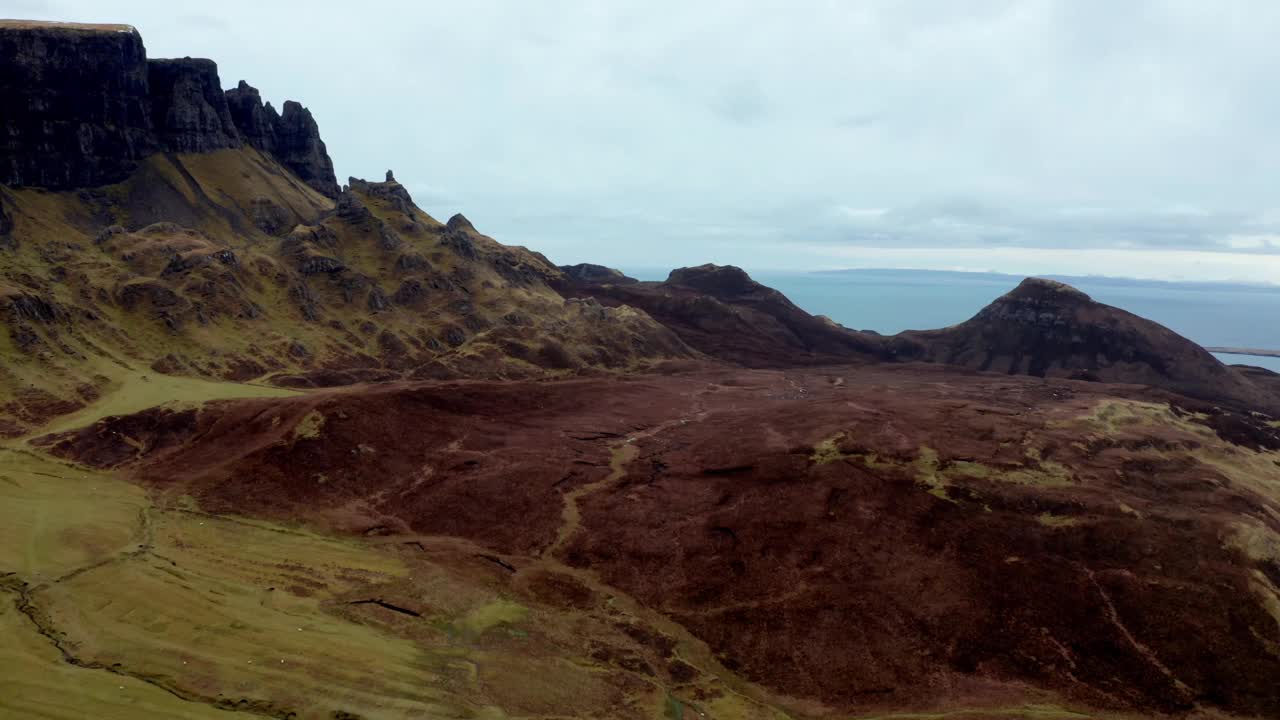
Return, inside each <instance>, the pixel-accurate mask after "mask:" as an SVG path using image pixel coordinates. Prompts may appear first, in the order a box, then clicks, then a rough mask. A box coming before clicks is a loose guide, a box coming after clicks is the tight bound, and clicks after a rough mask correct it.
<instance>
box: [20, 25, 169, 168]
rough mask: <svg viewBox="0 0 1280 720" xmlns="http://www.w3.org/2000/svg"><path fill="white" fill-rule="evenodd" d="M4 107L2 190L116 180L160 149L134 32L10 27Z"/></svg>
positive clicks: (143, 60) (76, 27) (144, 59)
mask: <svg viewBox="0 0 1280 720" xmlns="http://www.w3.org/2000/svg"><path fill="white" fill-rule="evenodd" d="M0 106H2V107H3V108H4V112H3V113H0V184H4V185H31V186H37V187H51V188H72V187H87V186H93V185H101V184H104V183H109V182H115V181H117V180H121V179H123V178H124V177H126V176H127V175H128V174H129V173H130V172H132V171H133V170H134V169H135V168H136V167H137V164H138V161H139V160H140V159H142V158H143V157H145V156H146V155H148V154H150V153H151V152H154V151H155V150H156V149H157V143H156V139H155V136H154V134H153V133H152V129H151V118H150V98H149V95H148V78H147V56H146V51H145V49H144V48H143V46H142V37H141V36H140V35H139V34H138V31H137V30H134V29H133V28H132V27H129V26H128V25H72V24H66V23H30V22H23V21H3V22H0Z"/></svg>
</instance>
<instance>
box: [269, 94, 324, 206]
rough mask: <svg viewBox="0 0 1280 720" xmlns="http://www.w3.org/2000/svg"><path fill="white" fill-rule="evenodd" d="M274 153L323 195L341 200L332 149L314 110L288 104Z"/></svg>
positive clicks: (277, 133)
mask: <svg viewBox="0 0 1280 720" xmlns="http://www.w3.org/2000/svg"><path fill="white" fill-rule="evenodd" d="M273 154H274V155H275V157H276V159H277V160H279V161H280V164H282V165H284V166H285V167H287V168H289V169H290V170H292V171H293V173H294V174H295V175H297V176H298V177H299V178H301V179H302V181H303V182H305V183H306V184H308V185H310V186H311V187H312V188H314V189H315V190H316V191H318V192H319V193H320V194H321V195H324V196H325V197H328V198H336V197H338V179H337V177H336V176H335V175H334V174H333V160H331V159H329V150H328V148H326V147H325V145H324V141H323V140H321V139H320V126H319V125H317V124H316V121H315V118H313V117H311V111H310V110H308V109H306V108H305V107H303V106H302V105H301V104H300V103H297V102H295V101H293V100H287V101H285V104H284V114H282V115H281V116H280V121H279V122H278V123H277V124H276V148H275V151H274V153H273Z"/></svg>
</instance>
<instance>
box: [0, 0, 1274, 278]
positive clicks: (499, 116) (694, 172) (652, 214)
mask: <svg viewBox="0 0 1280 720" xmlns="http://www.w3.org/2000/svg"><path fill="white" fill-rule="evenodd" d="M36 12H38V13H39V14H42V15H45V16H46V17H49V16H52V17H53V19H60V20H81V21H98V22H109V21H114V22H127V23H132V24H134V25H136V26H137V27H138V28H139V30H140V31H141V32H142V34H143V37H144V38H145V41H146V44H147V48H148V51H149V53H150V54H151V55H152V56H153V57H165V56H182V55H192V56H205V57H211V58H214V59H216V60H217V61H218V62H219V66H220V68H221V70H222V78H223V82H224V84H225V85H227V86H232V85H234V84H235V82H236V81H237V80H239V79H241V78H244V79H246V80H248V81H249V82H251V83H253V84H254V85H256V86H257V87H259V88H260V89H261V90H262V91H263V94H264V95H265V96H266V97H268V98H270V99H271V100H273V101H274V102H275V104H276V105H277V106H279V105H280V102H281V101H282V100H284V99H286V98H294V99H298V100H301V101H302V102H304V103H305V104H307V105H308V106H309V107H310V108H311V109H312V111H313V112H314V114H315V116H316V118H317V120H318V122H319V124H320V128H321V131H322V133H323V135H324V137H325V140H326V142H327V143H328V146H329V149H330V151H331V153H332V154H333V156H334V160H335V163H336V164H337V166H338V169H339V175H340V176H341V177H345V176H346V175H348V174H353V175H357V176H364V177H379V176H381V173H382V171H383V170H385V169H386V168H387V167H391V168H394V169H395V171H396V175H397V177H398V178H399V179H400V180H401V182H404V183H406V184H407V185H410V186H413V187H418V186H421V187H424V188H432V189H433V190H432V192H431V193H430V196H429V197H428V196H427V194H425V193H424V198H423V202H424V205H426V206H427V207H428V209H429V210H430V211H432V212H433V213H437V214H441V215H445V216H447V215H448V214H451V213H453V212H456V211H463V212H465V213H466V214H467V216H468V217H469V218H471V219H473V220H474V221H475V222H476V223H477V224H479V225H480V226H482V227H484V228H486V230H487V231H489V232H491V233H492V234H493V235H495V236H496V237H498V238H499V239H500V240H503V241H506V242H510V243H513V244H523V245H528V246H532V247H537V248H539V249H542V250H545V251H547V252H548V253H549V254H550V255H551V256H552V257H566V258H568V257H573V258H578V257H582V258H583V259H593V260H596V261H599V262H604V263H612V264H623V261H624V260H625V259H626V258H628V257H632V256H634V255H637V254H643V255H644V256H645V257H647V258H648V259H649V264H650V265H654V264H663V265H675V264H680V263H683V262H686V261H687V260H689V259H693V260H711V259H715V260H717V261H721V262H735V263H738V264H741V265H746V266H761V265H764V264H767V263H770V262H788V263H791V262H798V261H801V260H806V261H809V262H814V263H818V262H820V261H821V259H822V257H824V256H821V255H804V254H800V255H798V256H794V257H793V256H792V255H791V254H789V253H782V252H779V250H778V246H777V245H774V244H770V242H767V241H765V240H764V238H773V239H775V242H782V241H783V240H786V241H789V242H792V243H807V244H810V245H813V246H820V245H851V244H862V245H876V246H880V247H885V248H911V247H926V248H936V247H957V248H963V247H969V248H974V247H981V246H987V247H996V248H1006V247H1053V248H1062V249H1070V248H1113V249H1123V248H1131V249H1134V250H1135V251H1137V250H1142V249H1144V248H1148V249H1161V250H1172V249H1181V250H1196V249H1199V250H1206V249H1233V246H1232V245H1231V242H1232V241H1227V242H1226V243H1225V244H1224V241H1223V238H1230V237H1233V236H1260V237H1269V236H1272V235H1277V234H1280V212H1277V210H1276V209H1275V208H1274V202H1275V185H1276V180H1277V178H1280V143H1276V142H1275V140H1274V136H1275V129H1276V128H1277V127H1280V94H1277V93H1275V92H1274V91H1273V87H1274V84H1275V83H1274V79H1275V77H1276V75H1277V70H1280V43H1276V42H1275V38H1276V37H1277V36H1280V3H1275V2H1270V1H1269V0H1235V1H1233V2H1230V3H1207V2H1203V1H1202V0H1161V1H1160V2H1149V1H1137V0H1135V2H1123V3H1116V2H1111V1H1110V0H1027V1H1026V2H1013V1H1008V0H976V1H975V2H963V3H958V2H954V1H953V0H902V1H901V2H886V3H852V2H829V1H825V0H821V1H820V0H811V1H803V0H799V1H797V2H795V3H775V2H771V1H767V0H743V1H742V2H736V3H687V2H679V1H677V0H612V1H610V2H599V3H585V4H584V3H579V2H572V1H571V0H547V1H546V2H538V3H519V2H506V1H502V0H474V1H473V2H466V3H457V2H443V1H437V2H410V1H409V0H386V1H385V2H383V3H381V4H379V6H378V11H377V12H352V11H351V8H350V3H349V2H347V1H346V0H312V1H311V2H309V3H308V4H307V11H306V13H305V17H303V16H300V15H299V13H298V10H297V7H296V6H295V5H294V4H292V3H270V2H261V1H260V0H223V1H222V2H219V3H218V4H217V6H216V8H215V9H214V10H212V11H205V12H206V14H212V15H214V16H216V17H217V18H219V19H220V20H221V21H222V22H220V23H196V24H193V23H192V22H191V20H190V17H189V16H182V15H181V14H175V13H174V11H173V4H172V2H169V1H168V0H57V1H56V2H50V3H31V2H25V3H20V4H14V3H13V1H12V0H10V1H9V2H5V1H4V0H0V15H18V16H23V15H24V14H25V15H28V16H29V15H30V14H32V13H36ZM436 189H438V190H440V191H442V192H436ZM833 208H836V209H837V210H836V211H833V210H832V209H833ZM840 208H843V210H839V209H840ZM659 218H661V219H660V220H659ZM697 228H715V229H716V230H715V231H714V232H698V231H697ZM735 229H740V230H741V234H740V236H739V238H740V241H739V242H737V243H736V244H735V243H733V242H732V241H731V240H730V239H729V238H731V237H732V234H731V233H732V231H734V230H735ZM1243 242H1251V241H1243ZM637 246H639V247H643V249H644V250H643V253H640V252H638V251H636V250H635V249H634V248H636V247H637ZM1235 249H1236V250H1239V251H1246V250H1247V251H1248V252H1249V253H1250V255H1249V257H1255V256H1256V255H1259V254H1264V253H1280V246H1277V245H1275V244H1273V243H1271V242H1270V241H1268V242H1267V243H1266V244H1265V245H1253V246H1250V247H1237V248H1235ZM922 255H923V256H930V255H937V253H933V252H932V250H930V251H929V252H925V253H923V254H922ZM584 256H585V257H584ZM1045 257H1055V258H1058V257H1060V258H1061V259H1062V260H1063V261H1064V262H1067V261H1068V259H1067V258H1068V256H1067V255H1059V254H1048V255H1046V256H1045ZM922 262H923V261H922ZM938 262H939V264H938V265H937V266H936V267H945V266H946V265H945V264H942V263H944V261H943V260H942V259H939V260H938ZM1246 262H1252V261H1246ZM1268 263H1269V261H1267V262H1262V261H1257V265H1258V266H1259V267H1271V265H1269V264H1268ZM960 264H962V265H965V266H968V262H964V263H960ZM1179 267H1182V266H1179ZM1195 267H1196V266H1195V265H1189V266H1186V267H1185V268H1183V269H1182V270H1178V272H1183V271H1184V270H1185V271H1194V269H1195ZM1214 267H1217V265H1214ZM1140 269H1143V266H1141V265H1138V266H1135V271H1137V270H1140ZM1048 270H1049V271H1058V272H1067V270H1066V269H1065V268H1064V269H1060V270H1054V269H1052V268H1049V269H1048Z"/></svg>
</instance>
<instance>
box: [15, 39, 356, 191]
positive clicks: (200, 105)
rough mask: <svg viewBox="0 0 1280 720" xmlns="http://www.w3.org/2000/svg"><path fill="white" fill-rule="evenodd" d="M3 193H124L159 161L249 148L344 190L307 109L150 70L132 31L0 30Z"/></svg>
mask: <svg viewBox="0 0 1280 720" xmlns="http://www.w3.org/2000/svg"><path fill="white" fill-rule="evenodd" d="M0 106H3V107H4V108H5V112H4V113H3V114H2V115H0V185H9V186H28V187H43V188H50V189H73V188H87V187H96V186H100V185H108V184H112V183H117V182H120V181H122V180H124V179H125V178H127V177H128V176H129V175H130V174H131V173H132V172H134V171H135V170H136V169H137V168H138V166H139V163H140V162H141V161H142V160H143V159H144V158H146V157H147V156H149V155H151V154H154V153H157V152H171V153H205V152H212V151H215V150H221V149H226V148H235V147H240V146H241V145H242V144H243V143H244V142H248V143H249V144H250V145H252V146H253V147H255V148H257V149H258V150H260V151H262V152H264V153H267V154H270V155H272V156H273V157H275V159H277V160H278V161H279V162H280V163H281V164H282V165H284V166H285V167H286V168H288V169H290V170H292V171H293V172H294V173H295V174H296V175H298V177H300V178H301V179H302V180H303V181H304V182H306V183H307V184H308V185H310V186H311V187H313V188H314V189H316V190H318V191H319V192H320V193H322V194H323V195H326V196H327V197H329V198H336V197H337V195H338V184H337V180H336V178H335V177H334V172H333V162H332V160H330V158H329V155H328V151H327V149H326V148H325V145H324V141H323V140H321V139H320V130H319V127H318V126H317V125H316V122H315V119H314V118H312V116H311V113H310V112H309V111H308V110H307V109H306V108H305V107H303V106H302V105H300V104H298V103H296V102H293V101H289V102H286V103H285V106H284V109H285V111H284V115H283V116H281V115H278V114H276V112H275V110H274V109H272V108H271V107H270V106H269V105H268V106H265V107H263V106H262V104H261V99H260V98H259V97H258V92H257V91H256V90H254V89H253V88H250V87H249V86H248V85H247V84H245V83H243V82H242V83H241V85H240V88H238V89H236V90H231V91H229V92H227V93H224V92H223V90H222V85H221V81H220V79H219V77H218V67H217V65H216V64H215V63H214V62H213V61H212V60H204V59H198V58H182V59H177V60H147V55H146V49H145V47H144V46H143V44H142V37H141V36H140V35H139V34H138V32H137V30H135V29H134V28H132V27H130V26H128V25H80V24H73V23H47V22H32V21H16V20H5V21H0Z"/></svg>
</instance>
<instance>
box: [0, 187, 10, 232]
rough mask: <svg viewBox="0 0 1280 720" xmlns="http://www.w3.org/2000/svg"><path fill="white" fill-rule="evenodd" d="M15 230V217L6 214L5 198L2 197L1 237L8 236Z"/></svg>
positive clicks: (0, 203)
mask: <svg viewBox="0 0 1280 720" xmlns="http://www.w3.org/2000/svg"><path fill="white" fill-rule="evenodd" d="M11 232H13V218H11V217H9V216H8V215H6V214H5V211H4V198H3V197H0V238H3V237H7V236H8V235H9V233H11Z"/></svg>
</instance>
